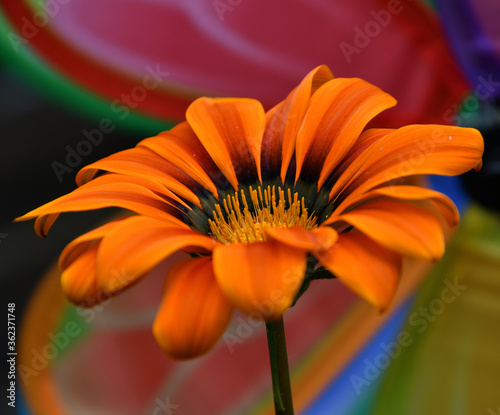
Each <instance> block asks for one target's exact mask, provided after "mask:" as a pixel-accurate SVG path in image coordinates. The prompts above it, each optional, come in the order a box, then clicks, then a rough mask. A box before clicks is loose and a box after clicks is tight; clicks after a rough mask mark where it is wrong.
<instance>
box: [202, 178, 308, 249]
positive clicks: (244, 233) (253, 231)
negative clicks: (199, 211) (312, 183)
mask: <svg viewBox="0 0 500 415" xmlns="http://www.w3.org/2000/svg"><path fill="white" fill-rule="evenodd" d="M248 193H249V195H250V203H248V201H247V197H246V196H245V192H244V191H243V190H241V191H240V193H239V195H238V193H236V194H234V195H232V196H227V198H226V199H224V200H223V201H222V204H217V205H215V211H213V217H214V219H213V220H211V219H209V224H210V230H211V234H212V235H211V236H212V237H213V238H214V239H217V240H218V241H219V242H222V243H223V244H226V245H227V244H234V243H254V242H262V241H265V240H266V236H265V233H264V228H266V227H278V228H289V227H291V226H301V227H303V228H305V229H313V228H316V227H317V224H316V217H315V216H314V214H311V215H310V214H309V213H308V211H307V208H306V207H305V202H304V198H301V199H299V195H298V194H297V193H294V194H292V192H291V190H290V189H288V192H287V193H286V195H285V191H284V190H282V189H281V188H280V187H278V188H277V189H276V187H275V186H273V187H272V188H271V186H268V187H267V188H266V189H264V190H262V188H261V187H260V186H259V187H258V188H257V189H253V188H252V187H251V186H250V187H249V189H248ZM221 205H222V206H221Z"/></svg>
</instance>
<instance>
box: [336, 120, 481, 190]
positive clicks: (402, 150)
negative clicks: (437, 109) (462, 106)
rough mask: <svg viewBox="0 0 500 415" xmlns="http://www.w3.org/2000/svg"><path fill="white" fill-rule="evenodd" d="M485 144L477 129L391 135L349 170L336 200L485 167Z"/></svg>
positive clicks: (410, 129)
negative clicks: (416, 177) (426, 176)
mask: <svg viewBox="0 0 500 415" xmlns="http://www.w3.org/2000/svg"><path fill="white" fill-rule="evenodd" d="M483 151H484V143H483V139H482V137H481V134H480V133H479V131H477V130H475V129H473V128H462V127H451V126H440V125H410V126H407V127H402V128H400V129H398V130H395V131H392V132H389V133H388V134H386V135H385V136H383V137H382V138H380V139H379V140H377V141H376V142H375V143H374V144H372V145H371V146H370V147H369V148H367V149H366V151H364V152H363V153H362V154H360V155H359V157H357V158H356V159H355V160H353V162H352V164H351V165H350V166H349V167H348V168H347V169H346V170H345V172H344V173H343V174H342V176H341V177H340V178H339V179H338V180H337V182H336V183H335V185H334V186H333V188H332V190H331V192H330V198H331V199H334V198H336V197H338V195H339V194H341V193H342V194H343V197H344V198H345V197H346V196H347V195H349V194H351V193H354V192H355V193H357V194H359V193H363V192H366V191H367V190H369V189H372V188H374V187H376V186H378V185H380V184H382V183H386V182H389V181H393V180H398V179H401V178H402V177H407V176H412V175H417V174H440V175H445V176H451V175H457V174H462V173H465V172H467V171H469V170H471V169H474V168H475V169H477V168H480V166H481V157H482V154H483Z"/></svg>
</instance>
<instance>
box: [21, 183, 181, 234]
mask: <svg viewBox="0 0 500 415" xmlns="http://www.w3.org/2000/svg"><path fill="white" fill-rule="evenodd" d="M109 176H111V175H106V176H102V177H98V178H96V179H94V180H92V181H91V182H89V183H87V184H84V185H83V186H81V187H79V188H77V189H75V190H74V191H73V192H71V193H69V194H67V195H64V196H61V197H59V198H57V199H55V200H53V201H51V202H49V203H46V204H45V205H43V206H40V207H39V208H37V209H34V210H32V211H31V212H28V213H27V214H25V215H24V216H21V217H19V218H16V219H15V221H16V222H17V221H23V220H29V219H33V218H36V217H37V216H40V217H41V218H40V219H39V220H38V221H37V222H36V223H35V230H37V233H39V234H41V235H42V236H45V235H46V233H47V232H48V230H49V228H50V226H49V225H52V223H53V222H54V220H55V217H56V216H53V215H54V214H58V213H62V212H73V211H83V210H93V209H101V208H107V207H121V208H124V209H128V210H131V211H133V212H136V213H138V214H141V215H146V216H151V217H156V218H158V219H161V220H163V221H165V222H167V223H171V224H172V225H174V226H180V227H185V228H189V227H188V226H187V225H186V224H185V223H184V222H182V221H181V220H179V219H178V218H177V217H175V216H173V215H174V214H175V215H178V210H177V208H176V207H174V206H173V204H169V203H167V201H166V200H165V198H164V197H160V196H158V195H157V194H156V193H154V192H153V191H151V190H149V189H148V188H145V187H143V186H141V185H139V184H137V183H135V182H133V181H132V182H119V180H120V178H115V177H109ZM132 179H133V178H130V180H132ZM123 180H125V179H123ZM135 181H137V180H135ZM165 190H166V189H165ZM173 203H174V202H173ZM51 215H52V216H51ZM45 216H47V218H44V217H45Z"/></svg>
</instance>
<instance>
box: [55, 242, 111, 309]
mask: <svg viewBox="0 0 500 415" xmlns="http://www.w3.org/2000/svg"><path fill="white" fill-rule="evenodd" d="M98 249H99V242H95V243H94V244H93V245H91V246H89V247H87V248H86V249H85V250H84V251H82V252H81V253H80V254H79V255H78V257H76V258H75V259H74V260H73V261H72V262H71V264H70V265H69V266H68V267H67V268H66V269H65V270H64V271H63V272H62V274H61V287H62V290H63V292H64V295H65V296H66V297H67V298H68V300H70V301H71V302H72V303H74V304H76V305H79V306H82V307H93V306H94V305H96V304H98V303H100V302H102V301H105V300H106V299H108V298H109V294H107V293H105V292H103V291H101V290H100V289H99V288H98V287H97V282H96V281H97V280H96V261H97V260H96V258H97V251H98Z"/></svg>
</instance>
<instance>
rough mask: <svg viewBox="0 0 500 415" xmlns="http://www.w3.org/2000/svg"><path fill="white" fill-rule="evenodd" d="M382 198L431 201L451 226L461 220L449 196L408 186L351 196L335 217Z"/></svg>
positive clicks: (342, 204)
mask: <svg viewBox="0 0 500 415" xmlns="http://www.w3.org/2000/svg"><path fill="white" fill-rule="evenodd" d="M380 196H387V197H391V198H395V199H404V200H430V201H431V202H432V203H433V204H434V206H436V207H437V208H438V210H439V212H440V213H441V214H442V215H443V217H444V219H445V220H446V221H447V222H448V224H449V225H450V226H456V225H457V224H458V222H459V220H460V214H459V212H458V209H457V207H456V206H455V204H454V203H453V201H452V200H451V199H450V198H449V197H448V196H446V195H444V194H443V193H440V192H437V191H436V190H432V189H427V188H425V187H418V186H406V185H400V186H386V187H379V188H377V189H374V190H370V191H369V192H367V193H364V194H357V195H356V196H349V197H347V198H346V199H345V200H344V201H343V202H342V203H341V204H340V205H339V206H338V208H337V209H336V210H335V212H334V213H333V215H335V214H336V213H339V214H340V213H342V212H345V211H348V210H349V209H350V207H352V206H354V205H360V204H362V203H365V202H367V201H370V200H371V199H373V198H376V197H380ZM326 223H328V221H326Z"/></svg>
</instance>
